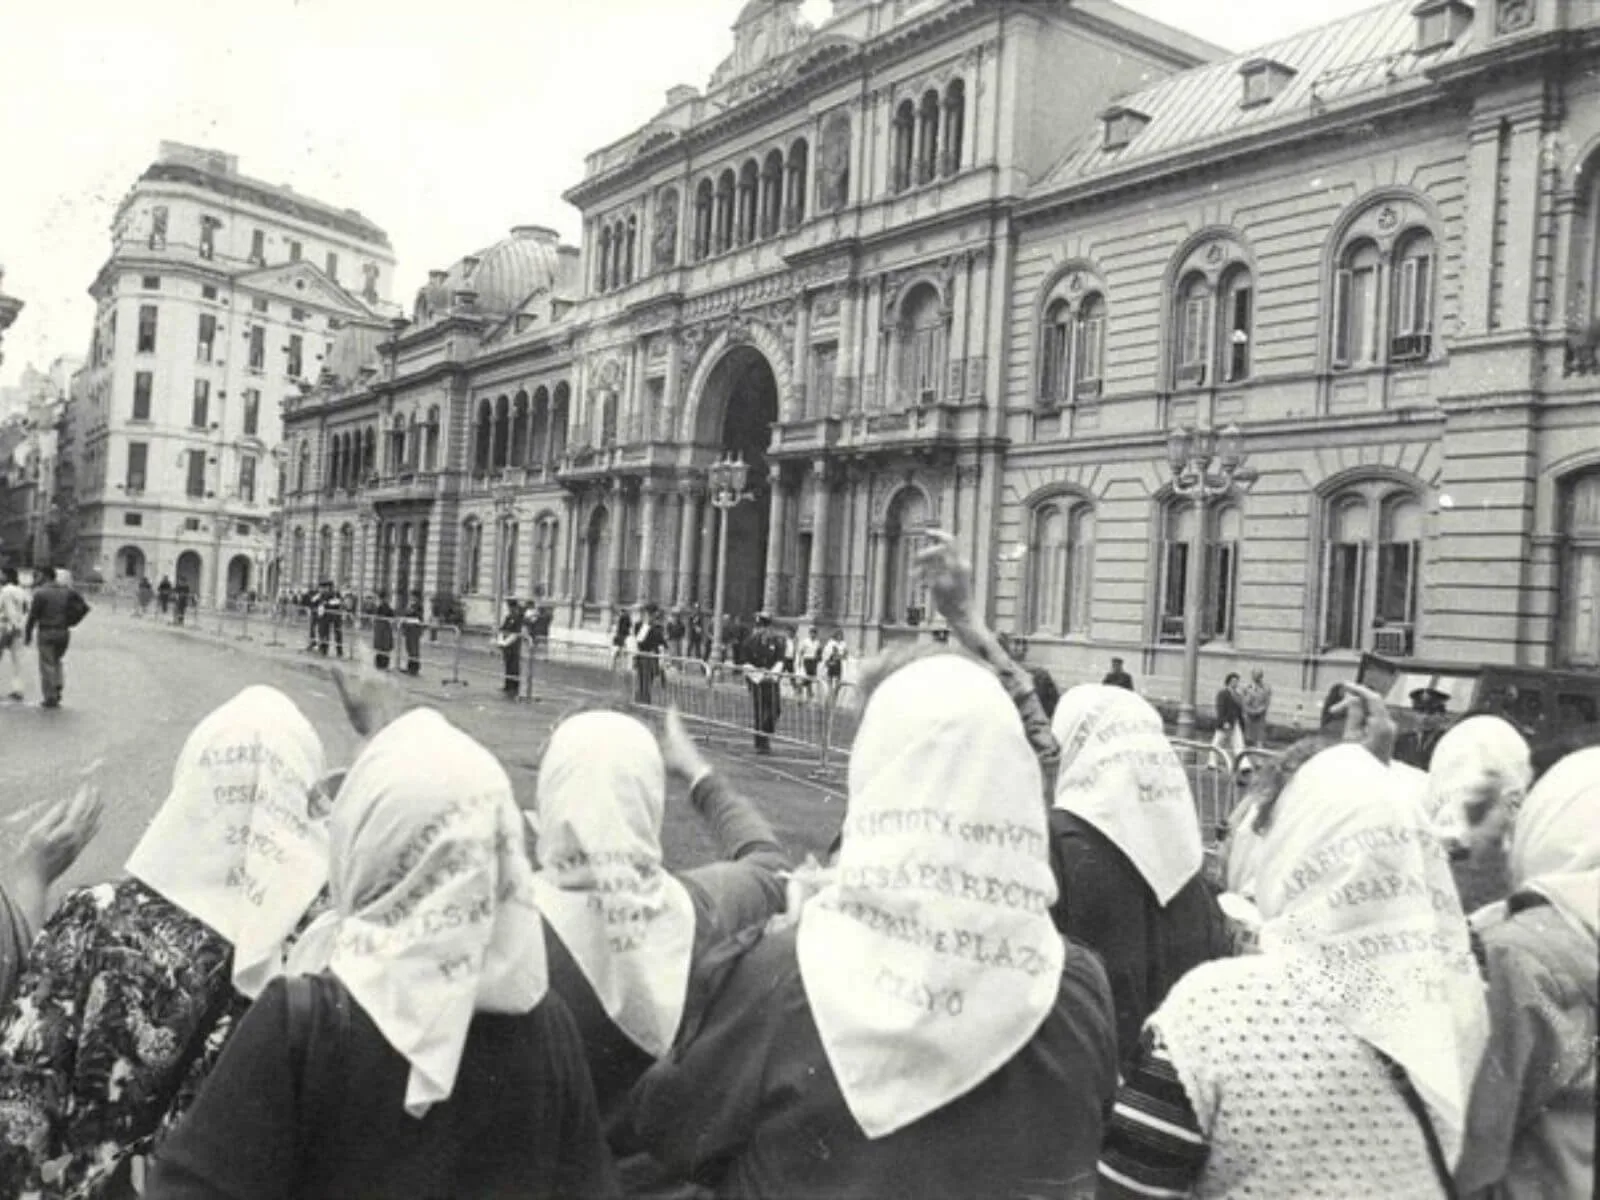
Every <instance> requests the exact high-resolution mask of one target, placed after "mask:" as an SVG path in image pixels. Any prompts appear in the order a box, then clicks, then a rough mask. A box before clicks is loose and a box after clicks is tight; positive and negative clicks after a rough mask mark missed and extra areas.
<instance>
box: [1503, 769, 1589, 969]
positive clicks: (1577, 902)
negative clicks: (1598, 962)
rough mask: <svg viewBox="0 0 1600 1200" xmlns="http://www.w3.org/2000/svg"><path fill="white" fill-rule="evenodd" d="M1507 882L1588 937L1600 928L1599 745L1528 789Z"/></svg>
mask: <svg viewBox="0 0 1600 1200" xmlns="http://www.w3.org/2000/svg"><path fill="white" fill-rule="evenodd" d="M1510 867H1511V884H1512V886H1513V887H1515V888H1517V889H1518V890H1523V889H1527V890H1529V891H1535V892H1538V893H1539V894H1540V895H1542V896H1544V897H1545V898H1546V899H1548V900H1549V901H1550V903H1551V905H1553V906H1554V907H1555V909H1556V911H1558V912H1559V913H1560V914H1561V915H1562V916H1563V917H1565V918H1566V919H1567V920H1568V921H1569V922H1571V924H1572V925H1574V926H1575V927H1577V928H1578V929H1579V930H1581V931H1582V932H1584V933H1586V934H1587V935H1588V936H1589V937H1595V936H1597V927H1600V748H1591V749H1588V750H1579V751H1577V752H1576V753H1574V754H1569V755H1567V756H1566V757H1565V758H1563V759H1562V760H1561V761H1560V762H1558V763H1556V765H1555V766H1553V767H1551V768H1550V770H1549V771H1548V772H1546V773H1545V775H1544V777H1543V778H1541V779H1540V780H1539V782H1538V783H1537V784H1536V785H1535V786H1534V789H1533V791H1531V792H1530V793H1528V798H1527V800H1525V801H1524V802H1523V804H1522V811H1521V812H1520V813H1518V814H1517V823H1516V825H1515V826H1514V827H1513V830H1512V834H1511V861H1510Z"/></svg>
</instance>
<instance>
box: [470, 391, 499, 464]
mask: <svg viewBox="0 0 1600 1200" xmlns="http://www.w3.org/2000/svg"><path fill="white" fill-rule="evenodd" d="M493 449H494V406H493V405H492V404H490V403H489V401H488V400H480V401H478V419H477V422H476V423H475V428H474V429H473V438H472V466H473V469H474V470H476V471H487V470H488V469H489V458H490V454H491V453H492V451H493Z"/></svg>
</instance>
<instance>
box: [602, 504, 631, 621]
mask: <svg viewBox="0 0 1600 1200" xmlns="http://www.w3.org/2000/svg"><path fill="white" fill-rule="evenodd" d="M606 499H607V500H608V501H609V503H608V504H607V505H606V508H607V510H608V514H607V515H608V516H609V517H610V518H611V534H610V536H611V544H610V545H608V546H607V547H606V579H605V588H604V590H603V591H602V592H601V593H600V596H601V598H602V601H603V602H604V603H606V604H610V605H615V604H616V602H617V594H618V591H619V588H618V587H617V584H618V583H620V582H621V578H622V549H623V542H624V541H625V540H626V539H627V533H628V531H627V529H626V528H625V526H624V524H623V518H624V517H625V516H626V515H627V507H626V505H625V504H624V503H623V495H622V489H621V488H620V487H618V488H616V489H615V490H614V491H613V492H612V493H611V494H610V495H608V496H607V497H606Z"/></svg>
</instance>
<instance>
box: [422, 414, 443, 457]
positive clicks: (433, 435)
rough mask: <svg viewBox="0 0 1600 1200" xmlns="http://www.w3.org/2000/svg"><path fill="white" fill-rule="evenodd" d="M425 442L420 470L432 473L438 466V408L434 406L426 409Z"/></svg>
mask: <svg viewBox="0 0 1600 1200" xmlns="http://www.w3.org/2000/svg"><path fill="white" fill-rule="evenodd" d="M426 438H427V442H426V445H425V447H424V450H423V455H422V469H423V470H425V471H434V470H437V469H438V466H439V408H438V405H434V406H432V407H430V408H429V409H428V422H427V432H426Z"/></svg>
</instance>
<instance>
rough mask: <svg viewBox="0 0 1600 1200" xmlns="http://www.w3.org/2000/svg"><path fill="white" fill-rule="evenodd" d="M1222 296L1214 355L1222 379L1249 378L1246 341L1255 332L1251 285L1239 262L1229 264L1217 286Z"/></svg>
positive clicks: (1245, 268)
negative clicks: (1215, 352)
mask: <svg viewBox="0 0 1600 1200" xmlns="http://www.w3.org/2000/svg"><path fill="white" fill-rule="evenodd" d="M1217 294H1218V295H1219V296H1221V297H1222V308H1221V317H1222V319H1221V320H1220V321H1218V322H1217V337H1218V338H1219V339H1220V344H1219V345H1218V347H1217V359H1218V361H1219V362H1221V364H1222V380H1223V382H1224V383H1238V382H1239V381H1240V380H1244V379H1248V378H1250V344H1251V341H1252V340H1253V338H1254V336H1255V332H1254V326H1253V325H1252V320H1253V319H1254V315H1255V289H1254V287H1253V286H1252V283H1251V278H1250V271H1249V269H1248V268H1247V267H1245V266H1243V265H1238V266H1233V267H1230V268H1229V269H1228V270H1227V271H1225V272H1224V273H1223V275H1222V285H1221V287H1219V288H1218V289H1217Z"/></svg>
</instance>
